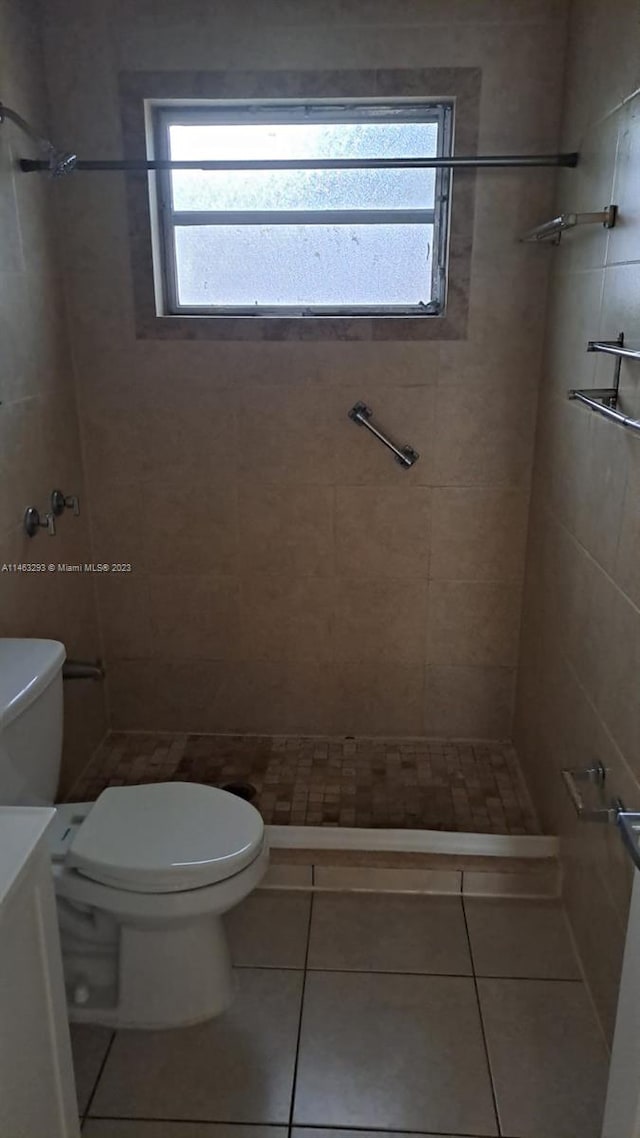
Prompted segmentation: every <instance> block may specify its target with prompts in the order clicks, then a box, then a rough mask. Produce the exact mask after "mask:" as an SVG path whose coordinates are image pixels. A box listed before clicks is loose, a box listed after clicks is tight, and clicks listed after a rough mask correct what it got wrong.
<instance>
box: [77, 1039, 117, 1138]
mask: <svg viewBox="0 0 640 1138" xmlns="http://www.w3.org/2000/svg"><path fill="white" fill-rule="evenodd" d="M115 1038H116V1032H115V1031H114V1032H112V1033H111V1039H110V1040H109V1042H108V1044H107V1049H106V1051H105V1053H104V1055H103V1057H102V1062H101V1064H100V1069H99V1071H98V1074H97V1075H96V1078H95V1082H94V1084H93V1088H92V1091H91V1094H90V1095H89V1098H88V1099H87V1105H86V1107H85V1108H84V1114H83V1115H82V1124H83V1125H84V1123H85V1122H86V1120H87V1118H88V1117H89V1111H90V1110H91V1106H92V1104H93V1100H94V1098H95V1094H96V1091H97V1089H98V1083H99V1082H100V1079H101V1078H102V1073H103V1071H104V1069H105V1067H106V1065H107V1059H108V1058H109V1055H110V1054H111V1048H112V1047H113V1044H114V1042H115Z"/></svg>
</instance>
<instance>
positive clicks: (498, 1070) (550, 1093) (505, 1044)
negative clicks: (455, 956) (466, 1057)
mask: <svg viewBox="0 0 640 1138" xmlns="http://www.w3.org/2000/svg"><path fill="white" fill-rule="evenodd" d="M478 988H479V992H480V1005H481V1008H482V1018H483V1021H484V1028H485V1034H486V1038H487V1046H488V1049H489V1060H490V1063H491V1070H492V1073H493V1080H494V1086H495V1091H496V1098H497V1102H498V1114H499V1117H500V1124H501V1127H502V1132H503V1133H504V1134H517V1135H518V1136H519V1138H541V1135H544V1138H598V1135H599V1134H600V1125H601V1119H602V1110H603V1105H604V1094H605V1088H606V1081H607V1055H606V1051H605V1047H604V1043H603V1042H602V1038H601V1036H600V1032H599V1030H598V1027H597V1024H596V1021H595V1017H594V1014H593V1011H592V1009H591V1004H590V1001H589V997H588V995H587V991H586V989H585V987H584V985H583V984H576V983H572V982H566V983H565V982H563V981H544V980H479V981H478Z"/></svg>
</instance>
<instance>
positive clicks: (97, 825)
mask: <svg viewBox="0 0 640 1138" xmlns="http://www.w3.org/2000/svg"><path fill="white" fill-rule="evenodd" d="M63 660H64V648H63V646H62V645H60V644H58V643H57V642H55V641H46V640H30V641H29V640H0V803H2V804H3V805H4V804H12V805H34V804H40V805H45V804H47V802H49V801H50V798H51V797H52V789H51V788H52V786H53V785H55V779H56V778H57V768H58V766H59V762H60V752H61V742H62V702H61V701H62V674H61V673H62V662H63ZM52 766H55V768H56V770H55V778H54V776H53V772H52V769H51V768H52ZM49 840H50V849H51V857H52V867H53V873H54V881H55V889H56V897H57V902H58V916H59V924H60V934H61V941H62V956H63V964H64V970H65V982H66V987H67V997H68V1005H69V1015H70V1018H71V1019H73V1020H77V1021H80V1022H85V1023H99V1024H106V1025H109V1026H113V1027H136V1028H162V1027H181V1026H185V1025H187V1024H193V1023H198V1022H201V1021H203V1020H207V1019H210V1018H211V1017H212V1016H215V1015H218V1014H220V1012H222V1011H224V1009H225V1008H226V1007H228V1006H229V1004H230V1002H231V1000H232V998H233V975H232V970H231V962H230V958H229V950H228V946H227V940H226V936H225V932H224V927H223V924H222V915H223V914H224V913H225V912H227V911H228V910H229V909H231V908H233V907H234V906H235V905H237V904H239V903H240V902H241V901H242V900H243V899H244V898H245V897H247V896H248V894H249V893H250V892H251V891H252V890H253V889H254V888H255V887H256V886H257V885H258V884H259V883H260V880H261V878H262V877H263V875H264V873H265V871H266V869H267V865H268V849H267V844H266V840H265V833H264V824H263V821H262V818H261V816H260V814H259V813H258V811H257V810H256V809H255V808H254V807H253V806H251V805H250V803H248V802H245V801H243V800H242V799H240V798H237V797H235V796H234V795H232V794H229V793H227V792H226V791H223V790H219V789H217V788H215V787H210V786H203V785H200V784H198V783H183V782H170V783H153V784H148V785H143V786H128V787H110V788H108V789H107V790H105V791H103V793H102V794H101V795H100V796H99V797H98V798H97V800H96V802H95V803H76V804H65V805H63V806H60V807H58V808H57V812H56V819H55V822H54V824H53V826H52V827H51V830H50V835H49Z"/></svg>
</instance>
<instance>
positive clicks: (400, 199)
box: [172, 170, 435, 210]
mask: <svg viewBox="0 0 640 1138" xmlns="http://www.w3.org/2000/svg"><path fill="white" fill-rule="evenodd" d="M172 183H173V208H174V209H176V210H228V209H238V210H251V209H259V210H270V209H278V210H295V209H301V210H302V209H433V204H434V191H435V170H246V171H241V170H225V171H220V172H218V171H213V170H176V171H174V172H173V175H172Z"/></svg>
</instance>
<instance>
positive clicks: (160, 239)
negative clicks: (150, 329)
mask: <svg viewBox="0 0 640 1138" xmlns="http://www.w3.org/2000/svg"><path fill="white" fill-rule="evenodd" d="M454 108H455V100H454V99H452V98H438V99H436V98H429V97H418V98H406V97H404V98H395V99H388V98H387V99H375V98H370V99H366V98H365V99H317V100H312V101H311V100H301V99H264V100H241V101H233V102H231V101H225V100H197V101H196V100H188V101H187V100H172V101H170V100H166V101H165V100H163V101H162V102H160V101H158V102H154V105H153V108H152V132H151V138H152V139H153V151H154V155H153V156H154V157H156V158H160V159H164V160H168V159H169V158H170V152H169V127H170V126H171V125H175V124H180V123H184V124H187V125H189V124H193V123H194V122H198V121H200V122H214V123H217V124H233V123H236V122H237V123H241V122H251V123H259V122H260V121H263V122H265V123H267V122H273V121H274V119H275V121H280V122H283V123H299V122H301V121H305V122H314V123H326V122H328V123H331V122H336V123H340V122H342V123H344V124H345V125H347V124H349V123H352V122H354V121H356V122H366V121H376V122H396V121H403V122H406V121H411V119H414V120H416V121H419V122H434V123H436V125H437V126H438V135H437V156H438V157H443V156H448V155H450V154H452V153H453V124H454ZM354 116H357V117H355V118H354ZM451 192H452V177H451V170H450V168H447V167H437V168H436V170H435V187H434V206H433V208H432V209H425V210H353V211H348V210H318V211H311V210H306V211H305V210H293V211H286V210H273V211H271V210H269V211H266V212H264V213H261V212H259V211H233V212H232V213H229V211H204V212H200V213H198V212H195V211H177V210H174V209H173V205H172V189H171V170H163V171H159V172H158V173H157V175H156V181H155V194H154V198H155V208H156V216H157V218H158V222H159V224H158V228H157V231H156V233H157V240H156V242H155V243H154V253H155V259H156V270H157V280H158V281H159V284H160V289H159V296H158V300H159V309H160V311H159V312H158V315H160V316H165V317H173V318H175V317H187V318H188V317H201V318H203V317H204V318H207V319H213V320H215V319H216V318H228V317H241V318H249V319H251V318H253V319H256V318H257V319H260V318H262V319H264V318H265V317H266V318H281V319H283V320H289V319H292V318H293V319H305V318H306V319H309V318H311V319H316V318H322V317H333V318H335V317H346V318H351V317H366V318H373V319H376V318H385V317H396V318H404V317H409V318H412V317H434V316H435V317H442V316H443V315H444V314H445V309H446V299H447V275H448V274H447V268H448V255H449V236H450V209H451ZM216 213H217V214H218V217H219V218H220V220H218V221H216V222H212V221H211V217H212V216H215V215H216ZM176 218H178V219H179V221H180V223H181V224H183V225H185V224H189V225H194V224H200V225H201V224H225V223H226V224H230V223H234V224H251V223H253V224H264V223H265V222H270V223H272V224H286V223H287V222H288V223H292V222H298V223H300V222H305V223H307V224H313V223H324V224H330V223H331V222H332V221H333V222H334V223H335V222H338V221H339V220H341V221H342V222H343V223H345V222H349V221H350V222H355V221H358V222H360V223H363V222H365V221H367V222H369V223H372V222H376V223H379V224H390V223H395V224H398V223H400V224H401V223H402V222H404V223H405V224H406V223H407V222H411V221H414V222H415V221H422V222H425V223H427V224H433V250H432V257H431V300H430V301H429V302H428V303H426V304H420V305H340V306H327V305H298V306H294V305H276V306H269V305H260V306H251V307H248V306H232V305H224V306H223V305H216V306H212V305H181V304H180V303H179V301H178V284H177V272H176V256H175V241H174V233H175V228H176V220H175V219H176Z"/></svg>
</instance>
